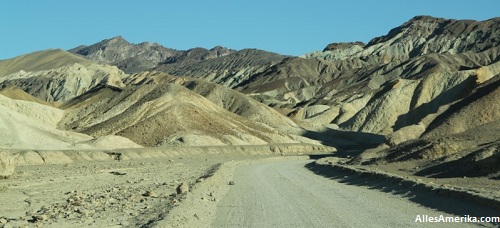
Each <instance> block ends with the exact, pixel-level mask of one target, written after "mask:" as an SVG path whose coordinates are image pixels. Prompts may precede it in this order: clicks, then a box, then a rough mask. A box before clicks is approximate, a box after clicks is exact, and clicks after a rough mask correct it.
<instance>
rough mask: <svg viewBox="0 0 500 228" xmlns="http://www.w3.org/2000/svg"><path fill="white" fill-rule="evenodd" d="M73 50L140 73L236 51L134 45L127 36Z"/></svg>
mask: <svg viewBox="0 0 500 228" xmlns="http://www.w3.org/2000/svg"><path fill="white" fill-rule="evenodd" d="M69 52H71V53H75V54H79V55H82V56H84V57H86V58H88V59H90V60H93V61H95V62H98V63H101V64H110V65H114V66H117V67H118V68H120V69H121V70H123V71H125V72H127V73H136V72H140V71H144V70H150V69H153V68H155V67H156V66H158V65H159V64H171V63H179V62H184V61H199V60H205V59H211V58H217V57H221V56H224V55H227V54H230V53H232V52H234V50H231V49H227V48H224V47H220V46H217V47H214V48H212V49H210V50H208V49H204V48H193V49H189V50H187V51H180V50H175V49H171V48H165V47H163V46H161V45H160V44H158V43H149V42H144V43H140V44H131V43H129V42H128V41H126V40H125V39H124V38H123V37H121V36H117V37H114V38H111V39H106V40H103V41H101V42H99V43H96V44H93V45H90V46H85V45H82V46H79V47H76V48H73V49H71V50H69Z"/></svg>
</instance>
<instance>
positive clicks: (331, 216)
mask: <svg viewBox="0 0 500 228" xmlns="http://www.w3.org/2000/svg"><path fill="white" fill-rule="evenodd" d="M310 162H312V161H308V160H298V161H282V162H272V163H264V164H251V165H245V166H241V167H238V168H237V169H236V170H235V173H234V176H233V180H234V183H235V185H232V186H231V188H230V190H229V192H228V193H227V194H226V195H225V196H224V197H223V199H222V200H221V201H220V202H219V204H218V206H217V210H216V215H215V216H216V218H215V220H214V222H213V223H212V224H211V227H431V226H432V227H436V226H437V227H457V226H458V227H469V226H476V225H477V224H470V223H439V224H436V223H424V224H422V223H415V219H416V218H417V215H428V216H440V215H443V216H452V215H451V214H448V213H446V212H445V211H443V209H433V208H429V207H427V206H423V205H422V204H419V203H416V202H413V201H412V200H411V199H410V198H411V197H407V196H405V194H404V193H400V192H399V193H395V192H384V191H381V190H380V189H373V188H370V186H369V185H362V184H353V182H351V183H349V182H347V183H342V182H345V181H341V180H340V179H339V178H328V177H325V176H321V175H317V174H315V173H313V172H312V171H310V170H309V169H308V168H306V167H305V165H306V164H308V163H310ZM359 179H361V178H359ZM405 191H406V190H405ZM427 195H428V196H427ZM427 195H425V197H429V198H428V200H429V201H430V202H433V203H437V204H438V205H439V203H443V204H448V205H451V204H453V205H454V204H457V206H456V207H457V208H460V207H463V208H469V209H464V210H465V211H463V212H464V213H467V212H468V211H466V210H471V209H470V207H471V205H467V204H464V203H462V202H460V201H458V200H455V199H450V198H443V197H439V196H437V195H434V194H427ZM433 197H434V198H433ZM458 204H460V205H458ZM452 207H454V208H455V205H454V206H452ZM476 209H478V208H473V211H476V212H477V211H479V210H482V209H480V208H479V209H478V210H476ZM458 211H459V213H462V211H460V210H458ZM457 214H458V213H457ZM460 215H461V216H463V215H464V214H460ZM453 216H457V215H453ZM487 225H489V226H491V224H487Z"/></svg>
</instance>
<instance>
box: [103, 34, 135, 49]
mask: <svg viewBox="0 0 500 228" xmlns="http://www.w3.org/2000/svg"><path fill="white" fill-rule="evenodd" d="M97 44H100V46H103V47H107V46H126V45H132V44H131V43H129V42H128V41H127V40H125V38H123V37H122V36H115V37H113V38H111V39H105V40H103V41H101V42H99V43H97Z"/></svg>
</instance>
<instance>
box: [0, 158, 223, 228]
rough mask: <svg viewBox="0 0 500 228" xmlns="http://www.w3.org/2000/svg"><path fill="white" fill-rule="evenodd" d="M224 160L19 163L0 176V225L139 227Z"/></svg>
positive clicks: (174, 203)
mask: <svg viewBox="0 0 500 228" xmlns="http://www.w3.org/2000/svg"><path fill="white" fill-rule="evenodd" d="M222 160H223V159H221V158H219V159H210V160H209V159H182V158H176V159H162V160H157V159H156V160H155V159H145V160H144V159H143V160H134V161H121V162H120V161H105V162H83V163H75V164H65V165H34V166H20V167H17V168H16V172H15V174H14V175H13V176H11V177H10V178H9V179H3V180H0V192H1V194H0V201H1V202H2V207H0V226H1V227H140V226H143V225H146V224H148V223H152V222H154V221H156V220H158V219H159V218H161V217H162V216H164V214H165V213H167V212H168V211H169V210H170V209H171V208H172V207H174V206H177V205H179V204H180V203H181V202H182V201H183V200H184V198H185V196H186V194H185V192H186V191H187V190H188V188H187V189H186V187H188V186H193V185H194V186H196V185H195V184H196V183H197V182H201V181H203V180H204V178H205V177H206V176H207V175H210V173H211V172H213V170H215V169H216V168H217V167H218V166H219V163H220V162H221V161H222ZM180 185H183V186H184V187H183V189H179V190H177V188H178V187H179V186H180ZM178 193H180V194H178Z"/></svg>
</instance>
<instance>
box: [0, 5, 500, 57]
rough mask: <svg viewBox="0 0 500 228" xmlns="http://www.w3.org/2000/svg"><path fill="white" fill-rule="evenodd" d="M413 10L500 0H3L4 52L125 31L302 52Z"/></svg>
mask: <svg viewBox="0 0 500 228" xmlns="http://www.w3.org/2000/svg"><path fill="white" fill-rule="evenodd" d="M416 15H431V16H436V17H444V18H454V19H474V20H486V19H489V18H492V17H498V16H500V1H499V0H484V1H483V0H475V1H464V0H441V1H439V0H420V1H403V0H401V1H374V0H373V1H372V0H370V1H369V0H366V1H361V0H347V1H334V0H310V1H305V0H303V1H296V0H265V1H264V0H254V1H236V0H178V1H167V0H163V1H160V0H142V1H132V0H85V1H83V0H43V1H33V0H2V1H0V28H1V31H2V32H1V35H0V59H6V58H11V57H15V56H18V55H21V54H26V53H29V52H33V51H38V50H43V49H49V48H62V49H70V48H73V47H76V46H78V45H81V44H87V45H88V44H93V43H96V42H99V41H101V40H103V39H107V38H111V37H114V36H118V35H122V36H123V37H124V38H125V39H127V40H128V41H129V42H133V43H140V42H143V41H149V42H158V43H160V44H162V45H164V46H166V47H170V48H175V49H180V50H185V49H189V48H193V47H205V48H211V47H213V46H216V45H222V46H225V47H229V48H234V49H243V48H258V49H263V50H268V51H273V52H278V53H281V54H289V55H301V54H304V53H308V52H312V51H315V50H321V49H323V47H325V46H326V45H327V44H329V43H332V42H344V41H358V40H359V41H363V42H368V41H369V40H370V39H371V38H374V37H376V36H381V35H385V34H387V32H388V31H389V30H390V29H391V28H394V27H397V26H399V25H401V24H402V23H404V22H405V21H408V20H409V19H411V18H412V17H413V16H416Z"/></svg>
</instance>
